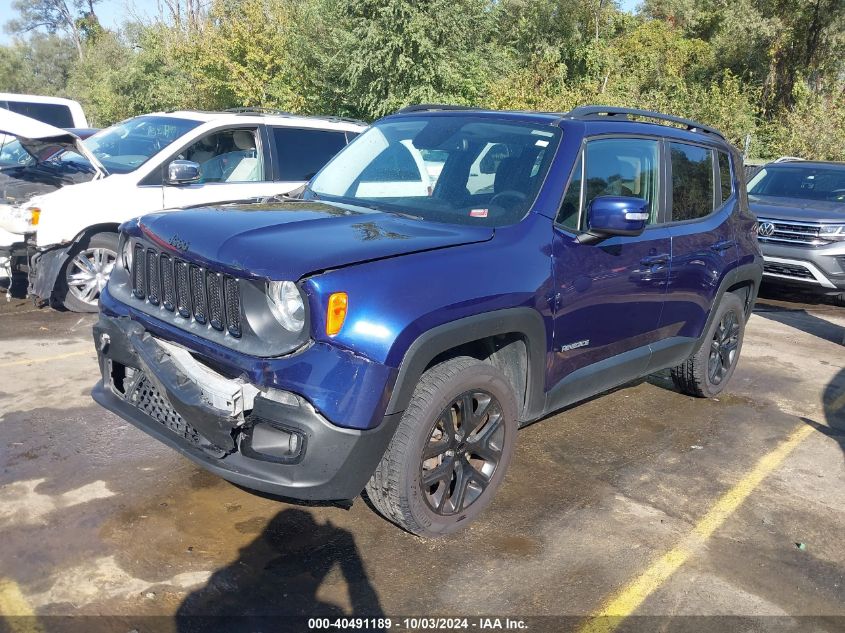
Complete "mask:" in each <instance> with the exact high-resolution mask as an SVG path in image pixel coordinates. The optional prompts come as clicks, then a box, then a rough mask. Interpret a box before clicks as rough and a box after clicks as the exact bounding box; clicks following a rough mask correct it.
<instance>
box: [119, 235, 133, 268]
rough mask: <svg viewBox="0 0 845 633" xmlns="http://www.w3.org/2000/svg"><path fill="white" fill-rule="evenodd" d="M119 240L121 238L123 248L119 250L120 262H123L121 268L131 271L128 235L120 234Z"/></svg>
mask: <svg viewBox="0 0 845 633" xmlns="http://www.w3.org/2000/svg"><path fill="white" fill-rule="evenodd" d="M121 240H123V248H122V249H121V251H120V262H121V264H123V269H124V270H125V271H126V272H128V273H129V272H132V253H133V249H132V240H130V239H129V238H128V237H126V236H125V235H124V236H121Z"/></svg>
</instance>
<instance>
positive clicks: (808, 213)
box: [748, 194, 845, 224]
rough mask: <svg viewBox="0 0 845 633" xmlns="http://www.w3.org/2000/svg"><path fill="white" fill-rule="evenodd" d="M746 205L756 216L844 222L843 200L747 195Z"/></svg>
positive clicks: (803, 220)
mask: <svg viewBox="0 0 845 633" xmlns="http://www.w3.org/2000/svg"><path fill="white" fill-rule="evenodd" d="M748 206H749V207H750V208H751V210H752V211H753V212H754V214H755V215H757V217H760V218H768V219H772V220H796V221H799V222H836V223H840V224H841V223H843V222H845V202H831V201H827V200H804V199H801V198H779V197H776V196H752V195H750V194H749V196H748Z"/></svg>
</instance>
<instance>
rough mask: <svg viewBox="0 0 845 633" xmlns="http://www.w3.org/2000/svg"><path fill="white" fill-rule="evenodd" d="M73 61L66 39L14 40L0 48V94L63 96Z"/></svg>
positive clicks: (40, 35)
mask: <svg viewBox="0 0 845 633" xmlns="http://www.w3.org/2000/svg"><path fill="white" fill-rule="evenodd" d="M73 61H74V50H73V44H72V43H71V42H70V41H69V40H68V39H66V38H62V37H59V36H57V35H47V34H44V33H36V34H34V35H33V36H31V37H30V38H29V39H28V40H27V41H26V42H24V41H21V40H16V41H15V42H13V43H12V44H11V45H10V46H4V47H0V92H23V93H35V94H54V95H60V94H63V93H64V91H65V86H66V85H67V81H68V77H69V76H70V72H71V67H72V65H73Z"/></svg>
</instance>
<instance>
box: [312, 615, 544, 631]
mask: <svg viewBox="0 0 845 633" xmlns="http://www.w3.org/2000/svg"><path fill="white" fill-rule="evenodd" d="M308 629H309V630H324V631H325V630H329V631H342V630H356V629H358V630H372V629H375V630H388V629H396V630H400V631H401V630H410V631H419V630H430V631H449V630H473V629H476V630H480V631H485V630H490V631H492V630H502V631H506V630H507V631H520V630H522V631H524V630H527V629H528V625H527V623H526V622H525V621H524V620H520V619H513V618H495V617H480V618H426V617H415V618H384V617H382V618H335V619H330V618H310V619H309V620H308Z"/></svg>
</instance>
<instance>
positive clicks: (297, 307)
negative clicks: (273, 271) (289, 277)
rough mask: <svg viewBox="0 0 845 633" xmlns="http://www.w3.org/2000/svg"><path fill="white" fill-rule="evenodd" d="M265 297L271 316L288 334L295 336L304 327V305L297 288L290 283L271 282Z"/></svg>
mask: <svg viewBox="0 0 845 633" xmlns="http://www.w3.org/2000/svg"><path fill="white" fill-rule="evenodd" d="M267 296H268V298H269V299H270V307H271V308H272V310H273V316H275V317H276V320H277V321H278V322H279V323H280V324H281V326H282V327H283V328H285V329H286V330H287V331H288V332H293V333H294V334H297V333H299V332H301V331H302V328H303V327H304V326H305V303H304V302H303V300H302V295H301V294H300V293H299V288H297V287H296V284H295V283H293V282H292V281H271V282H270V283H269V284H268V286H267Z"/></svg>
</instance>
